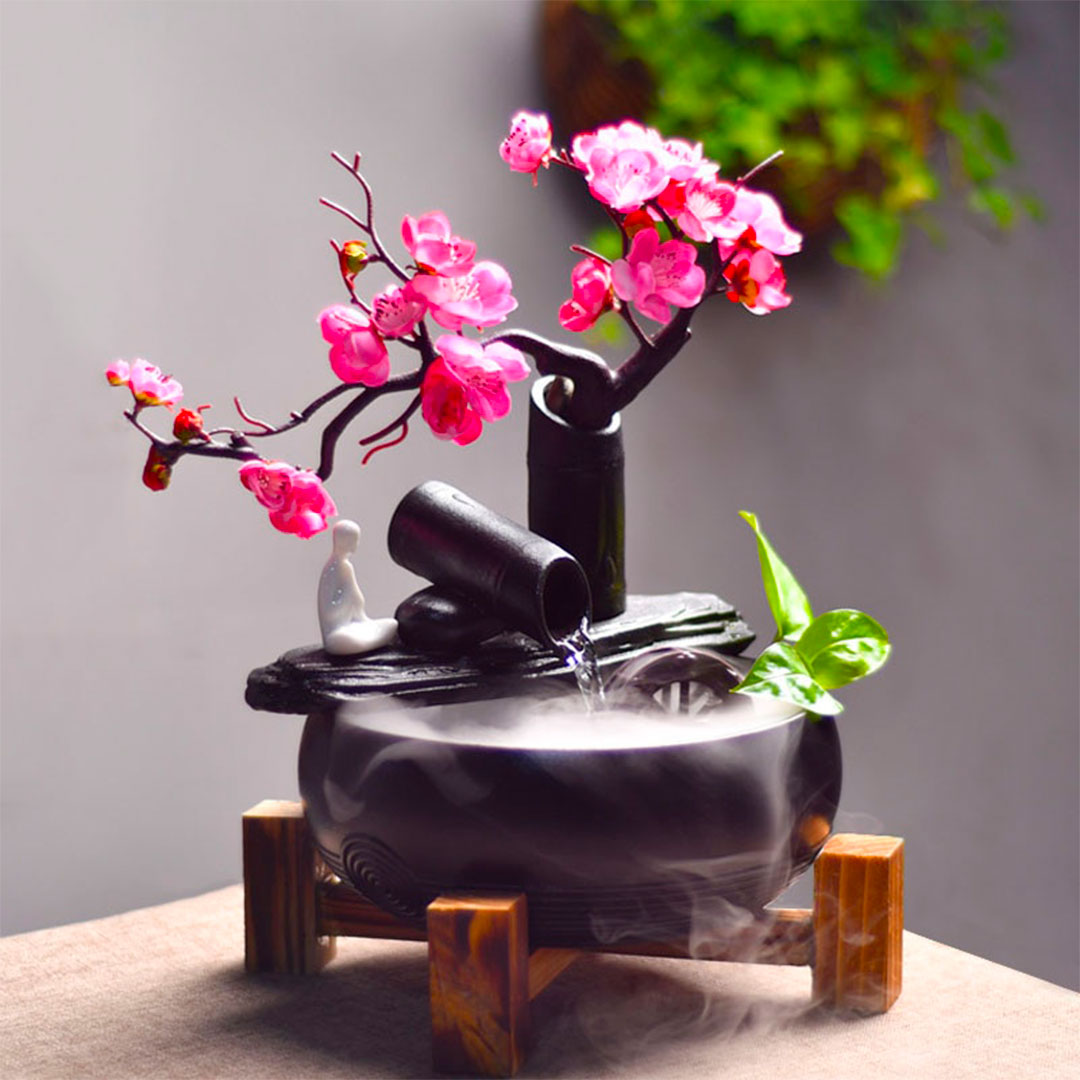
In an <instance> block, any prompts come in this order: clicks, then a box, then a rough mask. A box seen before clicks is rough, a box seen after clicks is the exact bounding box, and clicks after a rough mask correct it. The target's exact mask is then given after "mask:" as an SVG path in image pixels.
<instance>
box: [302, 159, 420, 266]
mask: <svg viewBox="0 0 1080 1080" xmlns="http://www.w3.org/2000/svg"><path fill="white" fill-rule="evenodd" d="M330 156H331V157H332V158H333V159H334V160H335V161H336V162H337V163H338V164H339V165H340V166H341V167H342V168H343V169H344V170H345V171H346V172H347V173H348V174H349V175H350V176H352V177H353V179H354V180H355V181H356V182H357V183H358V184H359V185H360V187H361V188H362V189H363V192H364V198H365V199H366V201H367V223H366V224H365V223H364V222H362V221H360V220H359V219H358V218H357V217H355V216H354V215H352V214H350V213H349V212H348V211H347V210H345V209H343V208H342V207H340V206H338V205H337V204H336V203H332V202H330V201H329V200H327V199H320V200H319V201H320V202H321V203H322V204H323V205H324V206H327V207H329V208H330V209H331V210H336V211H337V212H338V213H342V214H344V215H345V216H346V217H347V218H349V220H350V221H352V222H353V223H354V224H355V225H357V226H358V227H359V228H361V229H363V230H364V232H366V233H367V235H368V236H369V237H371V243H372V244H373V245H374V247H375V250H376V251H377V252H378V253H379V257H380V259H382V261H383V263H385V264H386V267H387V269H388V270H389V271H390V272H391V273H392V274H393V275H394V276H395V277H396V278H398V280H400V281H405V282H407V281H408V280H409V275H408V274H407V273H406V272H405V271H404V270H403V269H402V268H401V267H400V266H398V264H397V261H396V260H395V259H394V258H393V256H392V255H390V253H389V252H388V251H387V250H386V248H385V247H383V243H382V240H380V239H379V234H378V231H377V230H376V228H375V196H374V194H373V193H372V191H371V185H370V184H369V183H368V182H367V180H366V179H365V178H364V175H363V173H361V172H360V155H359V154H354V155H353V159H352V163H351V164H350V163H349V162H348V161H346V160H345V159H344V158H343V157H342V156H341V155H340V154H339V153H338V152H337V151H336V150H335V151H334V153H332V154H331V155H330Z"/></svg>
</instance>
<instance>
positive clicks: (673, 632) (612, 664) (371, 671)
mask: <svg viewBox="0 0 1080 1080" xmlns="http://www.w3.org/2000/svg"><path fill="white" fill-rule="evenodd" d="M592 639H593V642H594V644H595V647H596V654H597V659H598V660H599V664H600V669H601V671H602V672H604V673H605V674H609V673H610V672H611V671H612V670H613V669H614V668H616V667H618V666H619V665H620V664H623V663H625V662H626V661H627V660H630V659H633V658H634V657H636V656H640V655H641V654H642V653H643V652H645V651H646V650H647V649H650V648H653V647H655V646H657V645H689V646H697V647H702V648H710V649H716V650H717V651H718V652H722V653H726V654H728V655H731V656H734V655H738V654H739V653H741V652H742V651H743V650H744V649H746V648H747V647H748V646H749V645H750V643H751V642H752V641H753V640H754V634H753V632H752V631H751V630H750V628H749V627H748V626H747V625H746V623H744V622H743V621H742V619H741V618H740V617H739V613H738V612H737V611H736V610H735V609H734V608H733V607H732V606H731V605H730V604H728V603H727V602H726V601H724V600H721V599H720V598H719V597H718V596H713V595H712V594H710V593H688V592H684V593H671V594H669V595H665V596H630V597H628V598H627V607H626V611H625V612H624V613H623V614H622V615H619V616H617V617H616V618H614V619H609V620H607V621H606V622H602V623H597V624H596V626H594V627H593V628H592ZM572 682H573V675H572V674H571V673H570V672H569V671H568V670H567V669H566V667H565V666H564V664H563V661H562V660H561V659H560V658H559V657H557V656H555V655H554V654H553V653H552V652H551V651H550V650H548V649H546V648H545V647H543V646H541V645H539V644H538V643H537V642H535V641H533V640H532V639H531V638H529V637H526V636H525V635H524V634H519V633H513V632H507V633H504V634H499V635H498V636H497V637H494V638H491V639H490V640H488V641H486V642H484V643H483V644H482V645H480V646H478V647H477V648H476V649H475V650H474V651H473V652H471V653H470V654H469V655H467V656H463V657H456V658H454V659H451V660H443V659H438V658H434V657H430V656H425V655H422V654H420V653H417V652H414V651H411V650H409V649H406V648H404V647H401V646H391V647H389V648H385V649H380V650H379V651H378V652H374V653H369V654H367V655H366V656H359V657H339V656H330V655H328V654H327V653H325V652H324V651H323V650H322V648H321V647H319V646H318V645H309V646H306V647H304V648H299V649H292V650H290V651H289V652H287V653H285V655H284V656H282V657H281V658H280V659H279V660H277V661H275V662H274V663H273V664H269V665H268V666H266V667H261V668H256V669H255V670H254V671H253V672H252V673H251V674H250V675H249V676H248V684H247V692H246V694H245V698H246V700H247V703H248V704H249V705H250V706H251V707H252V708H253V709H260V710H263V711H265V712H275V713H297V714H300V715H307V714H308V713H312V712H318V711H320V710H323V709H326V708H334V707H335V706H337V705H338V704H340V703H341V702H347V701H353V700H355V699H357V698H360V697H364V696H367V695H369V694H387V695H390V696H392V697H395V698H398V699H399V700H403V701H410V702H414V703H416V704H424V705H435V704H442V703H445V702H450V701H462V700H477V699H480V698H493V697H504V696H510V695H513V694H520V693H522V692H525V691H527V692H529V693H537V692H540V693H543V692H544V690H545V689H546V688H550V689H551V690H552V691H553V692H556V691H561V690H562V689H563V688H564V687H565V685H566V684H567V683H572Z"/></svg>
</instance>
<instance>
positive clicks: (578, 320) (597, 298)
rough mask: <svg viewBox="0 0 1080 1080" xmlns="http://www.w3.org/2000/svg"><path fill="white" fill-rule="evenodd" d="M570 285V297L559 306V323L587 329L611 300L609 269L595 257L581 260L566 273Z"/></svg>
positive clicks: (578, 329)
mask: <svg viewBox="0 0 1080 1080" xmlns="http://www.w3.org/2000/svg"><path fill="white" fill-rule="evenodd" d="M570 288H571V296H570V299H569V300H567V301H566V303H564V304H563V305H562V307H560V308H559V322H560V323H561V324H562V326H563V327H565V328H566V329H567V330H574V331H577V332H578V333H580V332H581V331H582V330H588V329H589V328H590V327H592V326H593V325H595V323H596V320H597V319H599V318H600V316H601V315H603V313H604V312H605V311H608V310H609V309H610V308H611V306H612V304H613V302H614V298H613V296H612V289H611V268H610V267H609V266H608V265H607V264H606V263H603V262H601V261H600V260H599V259H593V258H588V259H582V261H581V262H579V263H578V264H577V266H575V267H574V269H573V270H572V271H571V273H570Z"/></svg>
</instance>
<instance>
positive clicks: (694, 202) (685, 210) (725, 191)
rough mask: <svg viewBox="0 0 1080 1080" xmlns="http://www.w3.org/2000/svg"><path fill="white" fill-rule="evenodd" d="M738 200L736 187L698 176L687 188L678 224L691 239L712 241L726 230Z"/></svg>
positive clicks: (684, 191) (721, 181) (688, 183)
mask: <svg viewBox="0 0 1080 1080" xmlns="http://www.w3.org/2000/svg"><path fill="white" fill-rule="evenodd" d="M735 201H736V189H735V187H734V185H732V184H728V183H726V182H725V181H723V180H716V179H714V178H712V177H709V178H701V177H695V178H694V179H693V180H690V181H688V182H687V184H686V186H685V188H684V189H683V205H682V208H681V209H680V211H679V213H678V215H677V217H676V219H675V220H676V223H677V224H678V226H679V228H680V229H682V231H683V232H684V233H686V235H687V236H689V237H690V239H691V240H697V241H698V242H699V243H701V242H704V241H706V240H710V239H712V238H713V237H715V236H716V235H717V234H718V231H722V229H723V228H724V223H725V221H726V219H727V218H728V215H729V214H730V213H731V211H732V209H733V208H734V206H735Z"/></svg>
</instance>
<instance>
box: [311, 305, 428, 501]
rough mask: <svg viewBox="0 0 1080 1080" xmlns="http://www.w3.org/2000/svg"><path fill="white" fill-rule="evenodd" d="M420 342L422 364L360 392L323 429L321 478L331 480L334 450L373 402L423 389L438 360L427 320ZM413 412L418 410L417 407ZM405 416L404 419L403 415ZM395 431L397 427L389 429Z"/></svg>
mask: <svg viewBox="0 0 1080 1080" xmlns="http://www.w3.org/2000/svg"><path fill="white" fill-rule="evenodd" d="M416 344H417V346H418V347H419V349H420V355H421V357H422V360H421V363H420V366H419V367H418V368H417V369H416V370H415V371H410V372H409V373H407V374H405V375H398V376H396V377H395V378H392V379H387V381H386V382H384V383H383V384H382V385H381V386H369V387H367V388H366V389H364V390H363V391H362V392H361V393H360V394H358V395H357V396H356V397H355V398H354V399H353V400H352V401H350V402H349V404H348V405H346V406H345V408H344V409H342V410H341V412H339V413H338V414H337V416H335V417H334V419H333V420H331V421H330V423H329V424H327V425H326V427H325V428H324V429H323V433H322V443H321V445H320V449H319V467H318V469H316V470H315V473H316V475H317V476H318V477H319V479H320V480H328V479H329V478H330V474H331V473H332V472H333V471H334V452H335V450H336V448H337V444H338V440H339V439H340V438H341V436H342V435H343V434H344V433H345V429H346V428H347V427H348V426H349V424H351V423H352V422H353V420H354V419H355V418H356V417H357V416H359V415H360V413H361V412H363V411H364V409H366V408H367V407H368V406H369V405H370V404H371V403H372V402H373V401H375V400H377V399H378V398H380V397H382V396H383V394H389V393H396V392H397V391H399V390H419V389H420V386H421V384H422V383H423V381H424V375H425V374H426V372H427V369H428V368H429V367H430V366H431V365H432V364H433V363H434V362H435V347H434V346H433V345H432V343H431V336H430V335H429V334H428V329H427V326H426V324H425V323H423V322H421V323H420V324H419V325H418V326H417V328H416ZM412 411H415V409H413V410H412ZM412 411H410V410H409V409H406V411H405V413H404V414H403V419H405V420H407V419H408V418H409V416H411V415H412ZM399 419H402V418H399ZM389 430H391V431H392V430H393V426H392V427H391V428H390V429H389Z"/></svg>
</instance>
